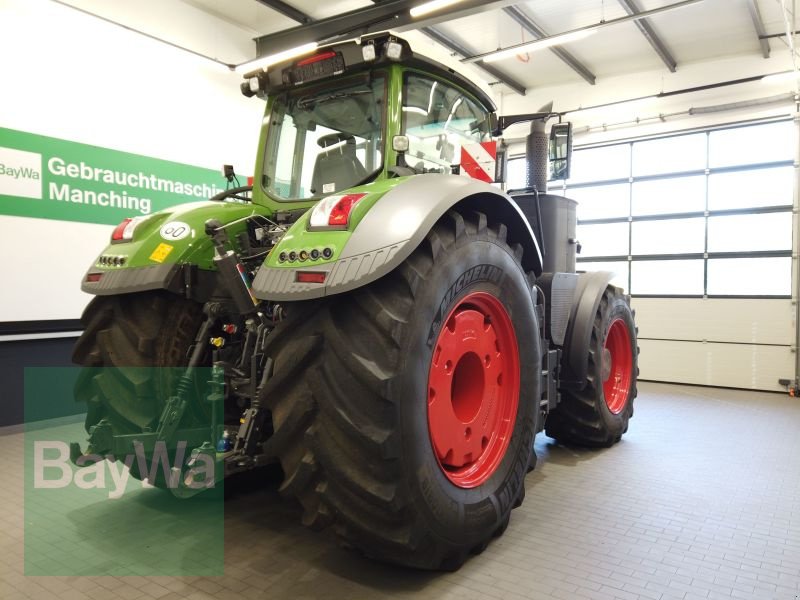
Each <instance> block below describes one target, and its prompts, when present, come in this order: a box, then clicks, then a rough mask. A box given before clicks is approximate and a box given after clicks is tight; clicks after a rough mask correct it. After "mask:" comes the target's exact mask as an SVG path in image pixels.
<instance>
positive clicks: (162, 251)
mask: <svg viewBox="0 0 800 600" xmlns="http://www.w3.org/2000/svg"><path fill="white" fill-rule="evenodd" d="M174 247H175V246H170V245H169V244H159V245H158V246H157V247H156V249H155V250H153V253H152V254H151V255H150V260H154V261H156V262H158V263H162V262H164V259H165V258H167V256H169V253H170V252H172V249H173V248H174Z"/></svg>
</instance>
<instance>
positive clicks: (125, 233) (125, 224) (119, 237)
mask: <svg viewBox="0 0 800 600" xmlns="http://www.w3.org/2000/svg"><path fill="white" fill-rule="evenodd" d="M146 218H147V217H128V218H127V219H122V222H121V223H120V224H119V225H117V226H116V227H115V228H114V231H113V232H112V233H111V242H112V243H114V242H129V241H131V240H132V239H133V232H134V230H135V229H136V227H137V226H138V225H139V223H141V222H142V221H144V220H145V219H146Z"/></svg>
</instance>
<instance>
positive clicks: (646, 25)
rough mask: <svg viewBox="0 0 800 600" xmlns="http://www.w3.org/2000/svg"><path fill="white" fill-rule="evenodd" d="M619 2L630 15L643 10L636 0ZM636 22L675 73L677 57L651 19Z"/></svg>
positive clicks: (620, 0)
mask: <svg viewBox="0 0 800 600" xmlns="http://www.w3.org/2000/svg"><path fill="white" fill-rule="evenodd" d="M619 3H620V4H621V5H622V8H624V9H625V12H626V13H628V14H629V15H638V14H639V13H640V12H642V10H641V9H640V8H639V7H638V6H637V5H636V0H619ZM634 23H636V27H638V28H639V31H640V32H641V33H642V35H643V36H644V37H645V39H646V40H647V41H648V42H650V45H651V46H652V47H653V50H655V51H656V54H658V56H659V58H661V60H662V62H663V63H664V64H665V65H666V66H667V68H668V69H669V70H670V72H671V73H674V72H675V70H676V69H677V67H678V63H676V62H675V59H674V58H673V57H672V54H671V53H670V51H669V50H668V49H667V47H666V46H665V45H664V42H663V41H662V40H661V38H660V37H659V36H658V34H657V33H656V31H655V29H653V26H652V25H650V21H648V20H647V19H639V20H638V21H634Z"/></svg>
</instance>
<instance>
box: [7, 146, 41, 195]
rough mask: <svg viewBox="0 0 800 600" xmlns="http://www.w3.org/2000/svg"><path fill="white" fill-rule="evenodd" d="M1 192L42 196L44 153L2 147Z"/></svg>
mask: <svg viewBox="0 0 800 600" xmlns="http://www.w3.org/2000/svg"><path fill="white" fill-rule="evenodd" d="M0 194H5V195H8V196H19V197H21V198H36V199H41V198H42V155H41V154H37V153H35V152H26V151H24V150H15V149H12V148H3V147H0Z"/></svg>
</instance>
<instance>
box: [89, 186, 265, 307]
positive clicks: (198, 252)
mask: <svg viewBox="0 0 800 600" xmlns="http://www.w3.org/2000/svg"><path fill="white" fill-rule="evenodd" d="M255 214H267V211H266V210H265V209H263V208H261V207H260V206H258V205H254V204H249V203H248V204H243V203H233V202H230V203H229V202H212V201H201V202H192V203H186V204H178V205H176V206H173V207H169V208H166V209H164V210H162V211H159V212H156V213H153V214H152V215H149V216H148V217H147V218H146V219H144V220H143V221H142V222H141V223H140V224H139V225H138V227H137V228H136V230H135V232H134V234H133V239H132V240H130V241H125V242H116V243H114V242H112V243H110V244H109V245H108V246H107V247H106V248H105V249H104V250H103V251H102V252H101V253H100V255H99V256H98V257H97V259H95V261H94V262H93V264H91V265H90V266H89V268H88V270H87V271H86V274H85V275H84V276H83V280H82V281H81V290H82V291H84V292H86V293H87V294H92V295H95V296H108V295H116V294H130V293H134V292H142V291H147V290H155V289H166V290H170V291H173V292H178V293H183V292H186V293H187V294H188V295H191V293H189V292H192V293H194V292H196V293H200V294H201V295H202V291H203V290H204V289H205V290H207V289H208V288H210V287H212V286H214V285H215V284H216V267H215V266H214V263H213V257H214V248H213V245H212V243H211V240H210V238H209V237H208V236H207V235H206V233H205V222H206V220H208V219H211V218H214V219H217V220H219V221H221V222H222V223H223V224H225V225H228V226H229V228H228V232H229V235H230V237H231V239H232V240H235V239H236V235H237V234H238V233H240V232H241V231H245V230H246V228H247V226H246V223H245V221H246V220H247V218H249V217H251V216H253V215H255ZM171 225H176V226H178V225H179V226H180V234H179V235H171V234H170V233H169V232H170V231H173V230H172V229H171V228H170V226H171ZM176 231H177V230H176ZM106 256H110V257H114V258H119V259H122V260H124V263H123V264H121V265H109V264H104V263H103V262H102V261H101V259H102V258H103V257H106Z"/></svg>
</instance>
